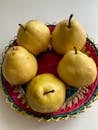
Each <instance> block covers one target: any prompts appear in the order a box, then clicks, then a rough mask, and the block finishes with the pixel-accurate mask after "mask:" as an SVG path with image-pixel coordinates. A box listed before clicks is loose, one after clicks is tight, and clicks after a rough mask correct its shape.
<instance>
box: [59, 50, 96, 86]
mask: <svg viewBox="0 0 98 130" xmlns="http://www.w3.org/2000/svg"><path fill="white" fill-rule="evenodd" d="M57 72H58V75H59V77H60V78H61V79H62V80H63V81H65V82H66V83H67V84H68V85H71V86H74V87H84V86H88V85H90V84H91V83H93V82H94V80H95V79H96V76H97V68H96V64H95V62H94V61H93V59H92V58H90V57H88V56H87V55H85V54H83V53H82V52H80V51H77V50H76V48H75V51H74V50H73V51H69V52H68V53H66V54H65V55H64V57H63V58H62V59H61V61H60V62H59V64H58V67H57Z"/></svg>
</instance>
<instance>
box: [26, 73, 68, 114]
mask: <svg viewBox="0 0 98 130" xmlns="http://www.w3.org/2000/svg"><path fill="white" fill-rule="evenodd" d="M65 97H66V86H65V84H64V83H63V82H62V81H60V80H59V79H58V78H56V77H55V76H54V75H53V74H49V73H45V74H40V75H38V76H36V77H34V78H33V79H32V80H31V81H30V82H29V84H28V85H27V90H26V99H27V102H28V104H29V105H30V106H31V108H32V109H33V110H34V111H37V112H41V113H49V112H54V111H57V110H58V109H59V108H60V107H61V106H62V104H63V103H64V100H65Z"/></svg>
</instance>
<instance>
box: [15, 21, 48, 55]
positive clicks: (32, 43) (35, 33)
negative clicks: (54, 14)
mask: <svg viewBox="0 0 98 130" xmlns="http://www.w3.org/2000/svg"><path fill="white" fill-rule="evenodd" d="M19 25H20V28H19V30H18V34H17V42H18V45H20V46H23V47H25V48H26V49H27V50H28V51H30V52H31V53H32V54H34V55H37V54H39V53H40V52H43V51H45V50H46V49H47V48H48V46H49V43H50V31H49V29H48V27H47V26H46V25H45V24H44V23H42V22H41V21H38V20H30V21H28V22H27V23H25V24H24V25H21V24H19Z"/></svg>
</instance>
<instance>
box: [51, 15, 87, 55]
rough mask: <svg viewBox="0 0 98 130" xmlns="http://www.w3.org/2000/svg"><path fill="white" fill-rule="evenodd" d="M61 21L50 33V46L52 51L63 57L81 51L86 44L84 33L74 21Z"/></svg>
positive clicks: (70, 19)
mask: <svg viewBox="0 0 98 130" xmlns="http://www.w3.org/2000/svg"><path fill="white" fill-rule="evenodd" d="M72 16H73V15H71V16H70V18H69V20H62V21H61V22H59V23H58V24H57V25H56V27H55V29H54V31H53V33H52V46H53V48H54V50H55V51H56V52H57V53H59V54H62V55H64V54H65V53H66V52H68V51H70V50H73V47H74V46H76V48H77V50H81V49H82V48H83V46H84V44H85V42H86V32H85V30H84V29H83V27H82V26H81V25H80V23H79V22H78V21H77V20H76V19H72Z"/></svg>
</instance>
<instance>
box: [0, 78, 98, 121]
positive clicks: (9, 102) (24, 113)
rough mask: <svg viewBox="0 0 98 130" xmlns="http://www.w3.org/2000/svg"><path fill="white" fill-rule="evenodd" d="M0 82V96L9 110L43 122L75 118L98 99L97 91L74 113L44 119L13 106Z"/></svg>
mask: <svg viewBox="0 0 98 130" xmlns="http://www.w3.org/2000/svg"><path fill="white" fill-rule="evenodd" d="M2 87H3V86H2V83H1V80H0V91H1V94H2V96H4V97H5V103H6V104H8V105H9V106H10V108H11V110H13V111H15V112H17V113H20V114H22V115H26V116H27V117H30V118H35V119H37V121H38V122H41V121H45V122H50V121H55V122H58V121H60V120H68V119H69V118H70V117H71V118H76V117H77V116H79V114H80V113H83V112H85V111H86V110H87V109H88V108H91V107H92V103H93V102H95V101H96V100H98V92H96V93H95V97H94V98H93V99H91V100H90V102H89V105H84V106H83V109H82V110H79V111H77V112H76V113H75V114H74V115H71V114H67V116H66V117H58V118H57V119H54V118H53V117H51V118H50V119H48V120H47V119H45V118H44V117H41V118H38V117H35V116H33V115H28V114H27V113H26V112H25V111H23V110H21V111H19V110H18V109H17V108H15V107H14V106H13V102H11V101H9V99H8V98H9V95H8V94H6V93H5V91H4V89H2Z"/></svg>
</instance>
